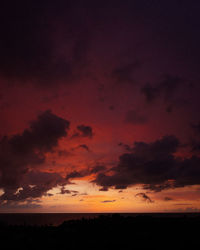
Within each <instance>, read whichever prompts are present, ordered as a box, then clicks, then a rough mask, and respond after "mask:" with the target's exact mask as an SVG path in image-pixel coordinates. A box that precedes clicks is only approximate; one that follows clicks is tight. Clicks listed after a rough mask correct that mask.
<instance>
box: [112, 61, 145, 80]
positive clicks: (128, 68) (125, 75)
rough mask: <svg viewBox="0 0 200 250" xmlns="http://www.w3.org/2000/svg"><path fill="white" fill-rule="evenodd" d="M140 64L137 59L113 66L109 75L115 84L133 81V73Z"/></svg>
mask: <svg viewBox="0 0 200 250" xmlns="http://www.w3.org/2000/svg"><path fill="white" fill-rule="evenodd" d="M140 66H141V64H140V63H139V62H138V61H135V62H133V63H129V64H126V65H123V66H120V67H117V68H115V69H114V70H113V71H112V73H111V76H112V78H113V79H114V81H115V82H116V83H117V84H126V83H131V84H133V83H134V79H133V74H134V72H135V70H136V69H138V68H139V67H140Z"/></svg>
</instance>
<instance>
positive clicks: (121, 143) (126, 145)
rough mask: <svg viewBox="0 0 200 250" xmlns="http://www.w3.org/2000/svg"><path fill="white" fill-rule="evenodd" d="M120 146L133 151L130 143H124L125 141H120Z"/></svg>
mask: <svg viewBox="0 0 200 250" xmlns="http://www.w3.org/2000/svg"><path fill="white" fill-rule="evenodd" d="M118 146H120V147H123V148H124V149H125V150H126V151H131V147H130V146H129V145H128V144H124V143H123V142H120V143H119V144H118Z"/></svg>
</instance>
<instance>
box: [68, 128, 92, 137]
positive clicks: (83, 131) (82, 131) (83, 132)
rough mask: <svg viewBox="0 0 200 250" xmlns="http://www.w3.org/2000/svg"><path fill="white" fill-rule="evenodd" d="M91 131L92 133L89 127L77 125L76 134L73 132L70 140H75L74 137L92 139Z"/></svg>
mask: <svg viewBox="0 0 200 250" xmlns="http://www.w3.org/2000/svg"><path fill="white" fill-rule="evenodd" d="M93 135H94V134H93V131H92V127H90V126H85V125H79V126H77V132H75V133H74V134H73V135H72V138H76V137H89V138H92V137H93Z"/></svg>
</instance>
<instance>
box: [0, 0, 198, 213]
mask: <svg viewBox="0 0 200 250" xmlns="http://www.w3.org/2000/svg"><path fill="white" fill-rule="evenodd" d="M199 11H200V3H199V1H196V0H194V1H186V0H173V1H172V0H168V1H165V0H164V1H159V0H140V1H139V0H126V1H122V0H121V1H120V0H115V1H114V0H110V1H104V0H102V1H98V0H97V1H88V0H85V1H79V0H76V1H72V0H71V1H70V0H68V1H66V0H65V1H64V0H60V1H51V0H48V1H47V0H43V1H33V0H30V1H25V0H21V1H12V0H11V1H3V2H1V8H0V12H1V13H0V30H1V33H0V36H1V39H0V55H1V56H0V212H26V213H28V212H70V213H72V212H142V213H143V212H199V211H200V115H199V107H200V85H199V80H200V75H199V58H200V46H199V44H200V32H199V30H200V18H199Z"/></svg>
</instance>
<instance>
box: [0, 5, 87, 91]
mask: <svg viewBox="0 0 200 250" xmlns="http://www.w3.org/2000/svg"><path fill="white" fill-rule="evenodd" d="M77 12H78V10H77V6H76V4H74V5H72V2H71V1H60V2H59V3H54V4H53V5H52V4H51V3H49V1H46V0H45V1H42V2H41V3H38V2H36V1H33V0H30V1H29V3H27V1H25V0H22V1H20V2H18V3H15V2H12V3H10V4H8V3H4V4H3V5H2V6H1V18H0V29H1V36H2V39H1V41H0V54H1V59H0V75H1V76H3V77H5V78H7V79H10V80H11V81H10V82H13V81H18V83H21V82H24V81H25V82H27V81H30V80H31V81H34V82H35V83H36V84H37V85H39V86H52V85H54V84H55V81H56V86H57V84H59V83H61V82H63V81H64V82H65V83H66V82H71V81H73V79H74V78H77V77H79V76H80V75H81V74H82V70H83V68H84V67H85V65H86V61H87V51H88V47H89V40H90V38H89V37H90V35H89V34H91V33H92V29H91V30H90V32H88V29H89V26H88V25H87V24H86V22H82V18H83V16H82V14H81V12H80V11H79V15H75V13H77ZM77 24H78V25H77Z"/></svg>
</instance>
